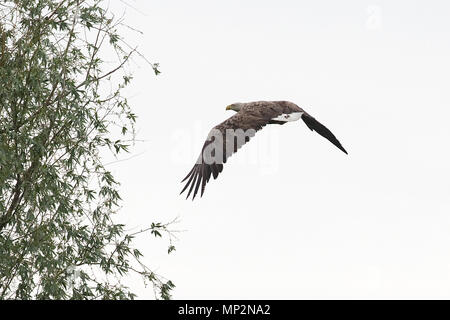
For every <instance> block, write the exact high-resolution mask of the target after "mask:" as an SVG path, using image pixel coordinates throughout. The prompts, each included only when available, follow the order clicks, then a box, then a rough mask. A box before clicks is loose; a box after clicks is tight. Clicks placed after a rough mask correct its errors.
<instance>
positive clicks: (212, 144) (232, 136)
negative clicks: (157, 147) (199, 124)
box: [180, 110, 278, 200]
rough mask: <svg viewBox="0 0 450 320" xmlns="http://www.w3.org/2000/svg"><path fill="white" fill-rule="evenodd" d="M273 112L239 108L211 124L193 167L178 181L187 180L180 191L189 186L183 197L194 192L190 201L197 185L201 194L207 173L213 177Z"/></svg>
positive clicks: (268, 119) (195, 193)
mask: <svg viewBox="0 0 450 320" xmlns="http://www.w3.org/2000/svg"><path fill="white" fill-rule="evenodd" d="M277 115H278V111H275V110H274V111H273V112H267V113H266V114H265V115H260V114H253V113H251V112H243V111H240V112H238V113H236V114H235V115H233V116H231V117H230V118H228V119H227V120H225V121H224V122H222V123H221V124H219V125H217V126H215V127H214V128H213V129H212V130H211V131H210V132H209V134H208V137H207V139H206V141H205V143H204V144H203V147H202V152H201V153H200V156H199V157H198V159H197V161H196V163H195V165H194V167H193V168H192V169H191V171H190V172H189V173H188V174H187V176H186V177H185V178H184V179H183V180H182V181H181V182H184V181H186V180H187V182H186V184H185V186H184V188H183V190H181V192H180V194H181V193H183V192H184V191H185V190H186V189H187V188H188V187H189V186H190V188H189V191H188V194H187V196H186V199H187V198H189V196H190V194H191V193H192V191H194V193H193V196H192V200H194V199H195V196H196V195H197V192H198V190H199V188H200V185H201V193H200V196H203V192H204V191H205V186H206V183H208V181H209V179H210V178H211V175H212V176H213V178H214V179H216V178H217V176H218V175H219V173H220V172H222V170H223V164H224V163H226V162H227V159H228V158H229V157H231V155H232V154H233V153H235V152H237V151H238V150H239V148H240V147H242V146H243V145H244V144H245V143H247V142H248V141H249V140H250V138H251V137H253V136H254V135H255V133H256V132H257V131H258V130H261V129H262V128H263V127H264V126H265V125H267V124H268V123H270V122H271V119H272V118H274V117H276V116H277ZM194 186H195V188H194Z"/></svg>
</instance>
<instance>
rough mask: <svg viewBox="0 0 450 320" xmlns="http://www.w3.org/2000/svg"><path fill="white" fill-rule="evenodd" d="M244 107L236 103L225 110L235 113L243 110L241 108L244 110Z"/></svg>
mask: <svg viewBox="0 0 450 320" xmlns="http://www.w3.org/2000/svg"><path fill="white" fill-rule="evenodd" d="M242 105H243V103H240V102H236V103H233V104H230V105H228V106H227V108H226V109H225V110H233V111H236V112H239V110H241V108H242Z"/></svg>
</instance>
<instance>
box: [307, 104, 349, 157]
mask: <svg viewBox="0 0 450 320" xmlns="http://www.w3.org/2000/svg"><path fill="white" fill-rule="evenodd" d="M302 120H303V121H304V122H305V123H306V125H307V126H308V128H309V129H311V130H312V131H316V132H317V133H318V134H320V135H321V136H322V137H324V138H325V139H327V140H328V141H330V142H331V143H332V144H334V145H335V146H336V147H338V148H339V149H340V150H342V152H344V153H345V154H348V153H347V151H345V149H344V147H343V146H342V145H341V143H340V142H339V140H338V139H337V138H336V137H335V136H334V134H333V133H332V132H331V131H330V130H328V128H327V127H325V126H324V125H323V124H321V123H320V122H319V121H317V120H316V119H315V118H314V117H312V116H310V115H309V114H307V113H306V112H305V113H303V114H302Z"/></svg>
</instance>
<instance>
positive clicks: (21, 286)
mask: <svg viewBox="0 0 450 320" xmlns="http://www.w3.org/2000/svg"><path fill="white" fill-rule="evenodd" d="M102 2H103V1H100V0H97V1H96V0H91V1H83V0H63V1H61V0H59V1H56V0H8V1H2V3H1V4H0V53H1V56H0V123H1V125H0V298H1V299H129V298H133V297H134V294H133V292H132V291H131V290H130V289H129V288H127V287H125V285H124V284H123V281H122V278H123V276H124V275H127V274H129V273H132V272H136V273H139V274H140V275H142V277H143V278H144V281H147V282H148V283H149V284H151V285H153V287H154V289H155V292H156V296H157V297H160V298H163V299H168V298H170V291H171V289H172V288H173V287H174V285H173V283H172V282H171V281H169V280H166V279H165V278H163V277H161V276H159V275H157V274H155V273H154V272H153V271H152V270H150V269H149V268H148V267H146V266H145V265H144V264H143V263H142V262H141V257H142V254H141V252H140V251H139V250H138V249H136V248H133V245H132V239H133V237H134V236H136V235H137V234H139V233H141V232H146V231H149V232H151V233H152V234H153V235H154V236H161V235H162V233H164V232H165V231H166V232H169V229H168V224H162V223H154V224H152V225H151V226H148V227H147V228H143V230H142V231H139V232H136V233H135V234H127V233H126V232H125V229H124V225H122V224H118V223H115V222H114V214H115V213H116V212H117V211H118V209H119V204H120V201H121V197H120V194H119V191H118V182H117V181H116V180H115V178H114V177H113V175H112V174H111V172H110V171H108V170H107V168H105V165H104V162H103V159H102V157H101V152H102V150H103V149H106V150H110V151H111V152H112V153H113V154H119V153H121V152H127V151H128V148H129V145H130V141H133V139H134V124H135V121H136V115H135V114H134V113H133V112H132V110H131V108H130V106H129V104H128V102H127V100H126V98H125V97H123V95H122V94H121V90H122V89H123V88H124V87H125V86H126V85H127V84H128V83H129V81H130V80H131V75H130V74H129V73H128V72H127V70H126V65H127V61H128V60H129V59H130V57H131V56H132V55H133V54H134V52H135V50H133V48H130V47H129V46H127V44H126V42H125V41H124V40H123V39H122V38H121V37H120V35H119V34H118V31H117V30H118V28H119V26H120V24H121V21H120V19H119V20H117V19H115V18H114V17H113V15H111V14H110V13H108V11H107V10H105V9H104V8H103V6H102ZM102 50H112V51H113V52H115V54H116V57H117V61H116V63H115V65H113V66H112V65H111V64H110V63H108V64H105V62H104V61H103V59H102ZM151 67H152V68H153V70H154V73H156V74H157V73H158V72H159V71H158V69H157V67H158V65H157V64H154V65H151ZM119 80H120V81H119ZM117 128H118V129H117ZM172 250H174V247H173V246H172V244H171V245H170V247H169V252H170V251H172ZM75 280H76V281H75Z"/></svg>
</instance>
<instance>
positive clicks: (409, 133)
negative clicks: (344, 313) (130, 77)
mask: <svg viewBox="0 0 450 320" xmlns="http://www.w3.org/2000/svg"><path fill="white" fill-rule="evenodd" d="M124 2H126V3H128V4H129V6H124V4H123V2H119V1H116V0H114V1H111V9H112V10H113V11H114V12H116V13H117V14H120V13H122V12H123V10H124V8H126V21H127V22H128V23H129V24H130V25H132V26H133V27H136V28H137V29H140V30H142V31H143V32H144V34H143V35H139V34H136V33H132V32H131V31H130V33H129V34H128V33H126V34H127V37H128V40H129V42H130V43H131V44H138V45H139V50H140V51H141V52H142V53H143V54H144V55H145V56H146V57H147V58H148V59H149V60H151V61H154V62H159V63H160V65H161V71H162V74H161V75H160V76H158V77H155V76H154V75H153V74H152V71H151V69H150V68H149V67H148V66H147V65H145V63H144V62H143V61H139V59H137V60H136V61H137V62H138V63H139V65H140V66H139V67H136V70H135V73H134V75H135V78H134V82H133V85H132V86H131V88H130V90H128V91H127V93H128V96H129V97H130V103H131V104H132V106H133V107H134V110H135V112H136V113H137V114H138V116H139V118H138V128H139V133H138V137H137V138H138V139H143V140H146V141H145V142H141V143H138V144H137V145H136V147H135V148H134V149H133V154H135V155H137V156H136V157H134V158H133V159H131V160H128V161H124V162H120V163H117V164H114V165H112V166H111V169H112V170H113V172H114V173H115V174H116V176H117V177H118V178H119V180H121V181H122V195H123V198H124V207H123V210H122V213H123V217H125V218H124V219H125V221H126V223H127V224H128V226H129V227H130V228H134V230H135V229H139V228H142V227H145V226H147V225H149V224H150V223H151V222H153V221H169V220H171V219H173V218H174V217H176V216H179V217H180V223H179V224H178V225H177V226H175V228H176V229H182V230H186V231H185V232H183V233H181V234H179V235H178V236H179V241H178V242H177V243H176V247H177V250H176V252H174V253H172V254H170V255H167V252H166V249H167V248H166V245H167V243H166V242H165V241H159V240H158V241H155V240H153V239H151V238H150V237H149V236H142V237H141V238H139V239H138V246H139V247H140V248H142V249H143V250H142V251H143V252H144V254H145V261H146V262H147V263H148V265H149V266H151V267H152V268H154V269H156V270H157V271H158V272H160V273H161V274H163V275H165V276H166V277H167V278H169V279H171V280H172V281H173V282H175V284H176V286H177V287H176V289H175V291H174V298H175V299H184V298H192V299H200V298H206V299H215V298H243V299H246V298H256V299H257V298H262V299H281V298H284V299H302V298H310V299H314V298H344V299H345V298H363V299H364V298H450V196H449V195H450V171H449V163H450V149H449V147H450V146H449V141H448V140H449V137H450V126H449V118H450V109H449V106H450V92H449V88H450V37H449V33H450V19H449V16H450V4H449V2H448V1H361V0H358V1H356V0H355V1H331V0H330V1H281V0H276V1H261V0H258V1H242V0H240V1H235V0H227V1H194V0H192V1H167V0H161V1H153V0H152V1H133V0H124ZM132 7H134V8H136V9H133V8H132ZM255 100H290V101H292V102H295V103H296V104H298V105H299V106H301V107H302V108H304V109H305V110H306V111H308V112H309V113H310V114H311V115H313V116H315V117H316V118H317V119H318V120H319V121H321V122H322V123H324V124H325V125H326V126H327V127H328V128H330V129H331V130H332V131H333V132H334V133H335V135H336V136H337V137H338V139H339V140H340V141H341V142H342V144H343V145H344V147H345V148H346V149H347V151H348V152H349V155H348V156H346V155H345V154H343V153H342V152H340V151H339V150H338V149H337V148H335V147H334V146H333V145H332V144H330V143H329V142H328V141H326V140H325V139H323V138H322V137H320V136H319V135H317V134H316V133H313V132H311V131H309V129H308V128H307V127H306V125H305V124H304V123H303V122H301V121H299V122H295V123H289V124H286V125H284V126H272V127H271V128H269V127H266V128H265V129H264V130H263V131H261V132H259V133H258V134H257V135H256V137H255V138H253V139H252V141H251V142H250V143H249V144H247V145H246V146H244V147H243V148H242V149H240V151H239V152H238V153H237V154H235V155H234V156H233V157H231V158H230V160H229V162H228V163H227V164H226V165H225V168H224V171H223V173H222V174H221V175H220V176H219V178H218V179H217V180H214V181H212V182H210V183H209V184H208V185H207V188H206V192H205V194H204V196H203V198H201V199H195V201H191V200H185V199H184V197H183V196H179V195H178V194H179V192H180V190H181V187H182V185H181V184H180V180H181V179H182V178H183V177H184V176H185V175H186V174H187V172H188V171H189V170H190V169H191V167H192V165H193V164H194V162H195V160H196V159H197V156H198V154H199V153H200V150H201V147H202V145H203V143H204V139H205V138H206V135H207V133H208V131H209V130H210V128H211V127H213V126H214V125H216V124H218V123H219V122H221V121H223V120H224V119H226V118H228V117H229V116H231V115H232V113H233V112H232V111H225V107H226V106H227V105H228V104H230V103H233V102H248V101H255ZM132 285H133V286H134V287H135V290H136V291H137V292H138V293H139V297H140V298H153V297H154V296H153V291H152V289H151V288H149V287H147V288H146V287H144V286H143V285H142V284H141V283H140V282H139V281H138V280H137V279H134V280H133V282H132Z"/></svg>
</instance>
